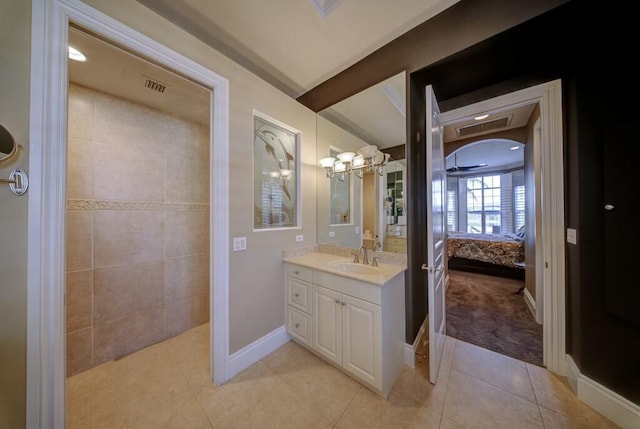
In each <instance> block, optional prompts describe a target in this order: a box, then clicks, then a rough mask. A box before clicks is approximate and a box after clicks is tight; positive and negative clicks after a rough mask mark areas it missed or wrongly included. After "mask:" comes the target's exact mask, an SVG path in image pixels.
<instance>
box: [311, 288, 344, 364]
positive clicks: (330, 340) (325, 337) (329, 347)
mask: <svg viewBox="0 0 640 429" xmlns="http://www.w3.org/2000/svg"><path fill="white" fill-rule="evenodd" d="M313 347H314V349H316V351H317V352H318V353H320V354H321V355H322V356H324V357H326V358H327V359H329V360H330V361H332V362H335V363H336V364H338V365H342V295H341V294H339V293H337V292H334V291H332V290H330V289H325V288H323V287H320V286H313Z"/></svg>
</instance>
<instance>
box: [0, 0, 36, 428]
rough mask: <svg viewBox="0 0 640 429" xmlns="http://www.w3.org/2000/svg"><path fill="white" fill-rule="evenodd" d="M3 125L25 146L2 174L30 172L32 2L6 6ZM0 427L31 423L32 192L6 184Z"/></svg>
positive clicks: (1, 220) (0, 254)
mask: <svg viewBox="0 0 640 429" xmlns="http://www.w3.org/2000/svg"><path fill="white" fill-rule="evenodd" d="M0 40H1V42H0V64H2V66H0V94H2V96H0V123H2V125H4V126H5V127H6V128H7V129H8V130H9V132H10V133H11V134H12V135H13V137H14V139H15V140H16V141H17V142H18V143H19V144H21V145H24V148H23V150H21V153H20V154H19V156H18V158H17V159H15V158H14V159H13V160H11V161H8V162H5V163H0V177H2V178H7V176H8V175H9V172H10V171H11V170H12V169H14V168H20V169H24V170H27V171H28V158H29V157H28V155H29V73H30V55H31V52H30V43H31V2H30V1H24V0H3V1H2V5H1V6H0ZM0 234H1V236H0V428H22V427H24V425H25V396H26V352H27V350H26V343H27V195H23V196H20V197H17V196H15V195H13V194H12V193H11V192H10V191H9V187H8V186H7V185H6V184H0Z"/></svg>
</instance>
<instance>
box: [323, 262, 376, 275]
mask: <svg viewBox="0 0 640 429" xmlns="http://www.w3.org/2000/svg"><path fill="white" fill-rule="evenodd" d="M329 265H331V267H332V268H334V269H336V270H339V271H343V272H345V273H351V274H379V273H380V269H379V268H377V267H372V266H370V265H364V264H356V263H355V262H345V261H335V262H331V263H330V264H329Z"/></svg>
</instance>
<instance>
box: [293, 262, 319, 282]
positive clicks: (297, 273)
mask: <svg viewBox="0 0 640 429" xmlns="http://www.w3.org/2000/svg"><path fill="white" fill-rule="evenodd" d="M287 275H288V276H290V277H295V278H297V279H300V280H304V281H307V282H310V281H311V279H312V278H313V270H312V269H311V268H307V267H303V266H300V265H291V264H287Z"/></svg>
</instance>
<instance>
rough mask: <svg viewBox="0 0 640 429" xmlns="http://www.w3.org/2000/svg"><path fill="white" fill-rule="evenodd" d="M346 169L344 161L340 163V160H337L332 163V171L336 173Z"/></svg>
mask: <svg viewBox="0 0 640 429" xmlns="http://www.w3.org/2000/svg"><path fill="white" fill-rule="evenodd" d="M346 169H347V167H346V166H345V165H344V163H342V161H338V162H336V163H335V164H334V165H333V171H335V172H336V173H341V172H343V171H345V170H346Z"/></svg>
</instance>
